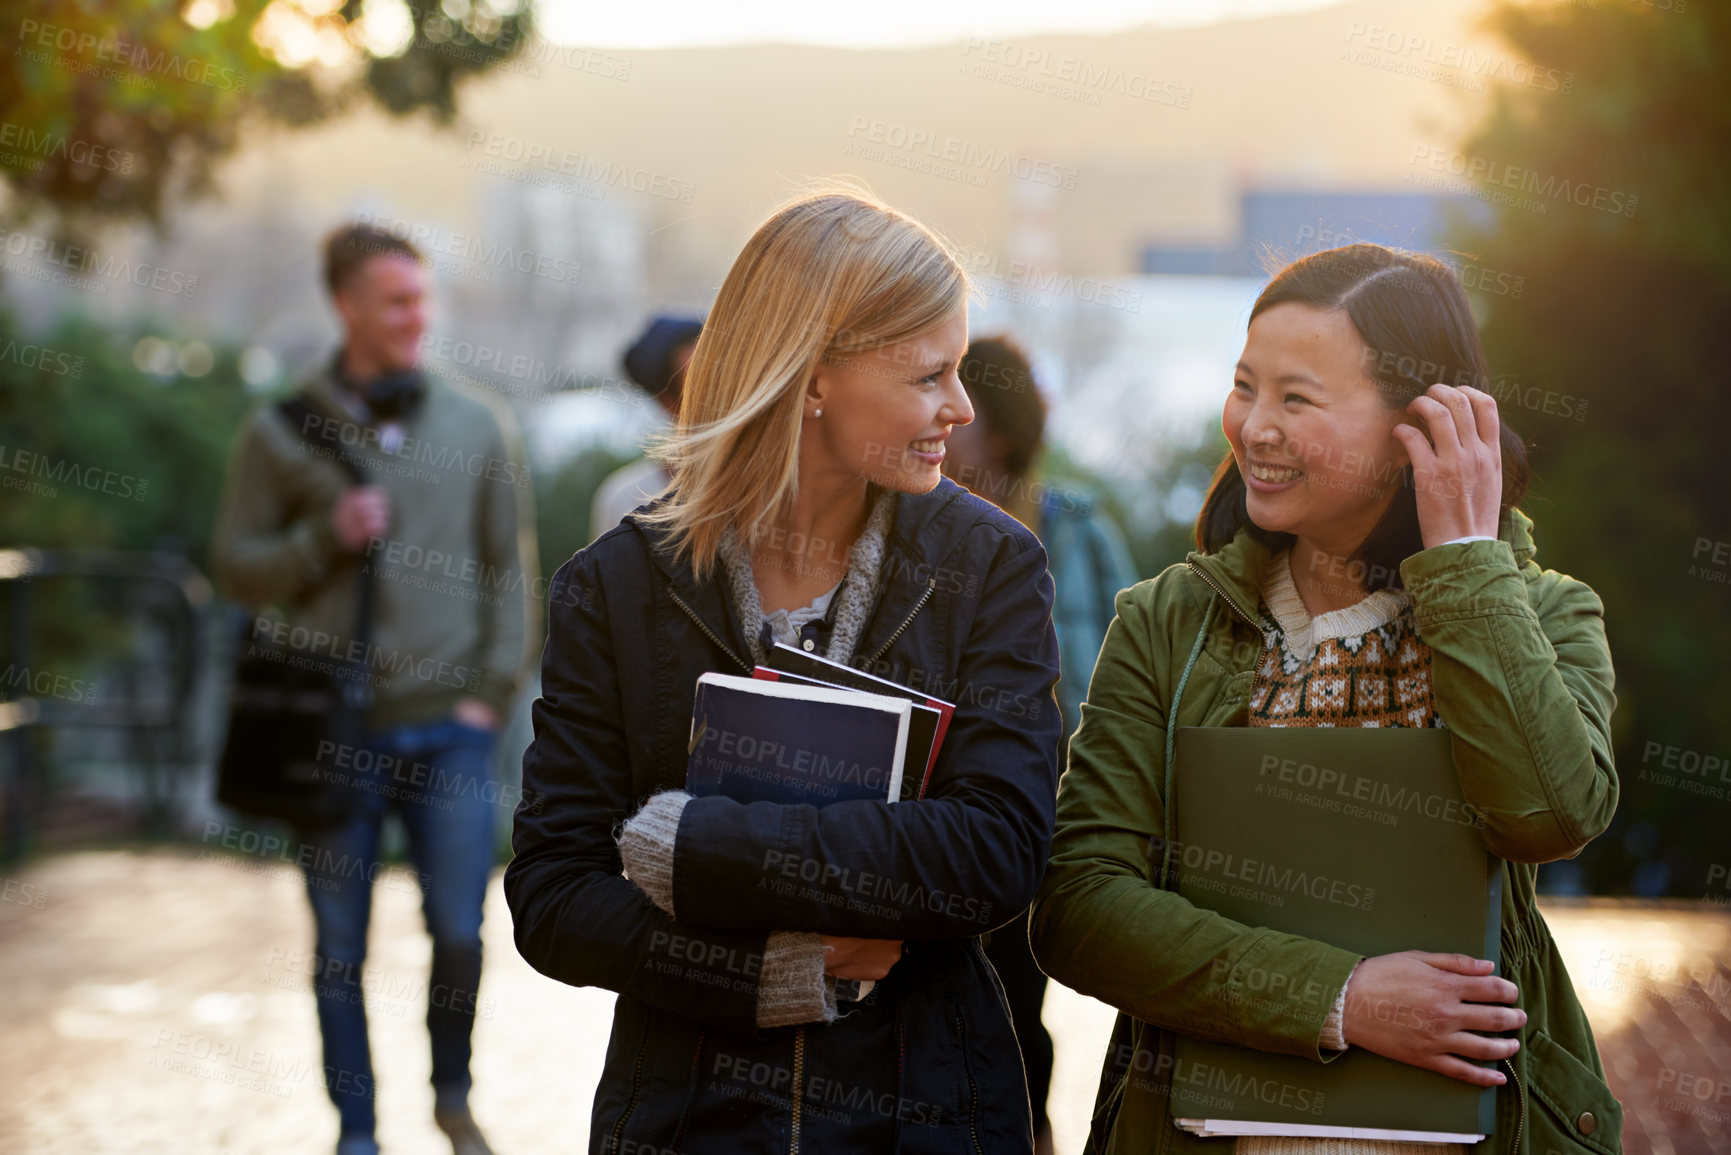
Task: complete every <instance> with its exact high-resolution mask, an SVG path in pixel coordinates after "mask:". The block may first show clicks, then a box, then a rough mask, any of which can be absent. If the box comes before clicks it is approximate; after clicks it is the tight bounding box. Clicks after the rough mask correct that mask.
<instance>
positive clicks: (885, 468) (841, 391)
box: [800, 309, 974, 493]
mask: <svg viewBox="0 0 1731 1155" xmlns="http://www.w3.org/2000/svg"><path fill="white" fill-rule="evenodd" d="M967 347H968V317H967V312H966V310H964V309H957V310H956V311H955V312H954V313H953V314H952V315H951V316H950V319H949V320H947V321H945V322H943V323H942V324H940V325H938V326H936V327H934V328H931V329H928V330H926V331H925V332H924V333H920V334H918V335H917V336H914V337H911V338H909V339H908V340H906V341H901V342H898V343H896V344H894V345H886V346H883V347H881V348H878V349H874V350H872V351H871V352H869V353H859V354H855V355H853V356H850V357H848V358H846V359H844V360H838V361H834V362H820V363H819V365H818V367H817V370H816V372H815V373H814V374H813V376H812V382H811V384H810V386H809V387H808V388H807V389H806V395H805V425H804V432H803V433H802V436H801V443H800V475H801V482H802V484H803V483H804V482H806V481H807V480H808V479H809V478H810V477H811V474H810V472H809V471H813V470H815V471H818V472H821V473H824V474H832V475H836V476H838V477H843V478H851V477H864V478H866V479H867V480H869V481H873V482H876V483H877V484H878V485H881V486H883V487H884V488H886V489H894V490H899V491H901V492H903V493H926V492H929V491H930V490H931V489H932V488H934V487H935V486H936V485H937V484H938V478H939V476H940V474H941V471H942V467H943V463H944V452H945V448H946V445H945V442H946V441H947V439H948V438H949V436H950V432H951V430H952V428H953V427H954V426H957V425H966V424H967V423H968V422H970V421H972V420H973V419H974V410H973V406H971V405H970V404H969V403H968V395H967V393H966V391H965V390H963V388H962V381H961V378H960V377H959V376H958V375H957V370H958V368H959V367H960V365H961V361H962V354H963V353H964V352H966V351H967ZM819 409H822V410H823V416H821V417H818V416H816V412H817V410H819Z"/></svg>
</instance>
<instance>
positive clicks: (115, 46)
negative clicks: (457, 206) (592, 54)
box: [0, 0, 532, 232]
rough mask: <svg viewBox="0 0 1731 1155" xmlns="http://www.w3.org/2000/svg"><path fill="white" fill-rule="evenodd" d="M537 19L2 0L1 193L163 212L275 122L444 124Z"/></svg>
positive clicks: (377, 7) (304, 0) (351, 7)
mask: <svg viewBox="0 0 1731 1155" xmlns="http://www.w3.org/2000/svg"><path fill="white" fill-rule="evenodd" d="M531 31H532V23H531V16H530V11H529V8H528V7H527V4H526V3H523V2H522V0H443V3H442V4H441V2H440V0H118V2H116V0H108V2H99V0H0V35H4V36H5V37H7V39H9V40H10V41H11V52H10V54H9V58H8V60H7V67H6V68H4V69H0V178H3V179H4V182H5V184H6V186H7V187H8V189H9V191H10V193H11V198H10V202H11V203H10V205H9V206H8V207H9V209H10V212H11V214H12V215H13V216H15V217H25V216H29V215H32V214H34V213H37V212H40V211H43V210H52V211H53V212H54V214H55V216H56V219H57V221H58V223H59V225H60V227H61V229H62V230H63V231H66V232H77V231H80V230H88V229H90V228H94V227H96V226H99V225H100V224H102V223H106V222H109V221H139V220H142V221H148V222H150V223H152V224H158V225H160V224H161V223H162V221H163V214H164V212H165V211H166V210H167V209H169V208H171V207H173V206H174V205H176V204H178V203H181V202H183V201H185V200H188V199H191V198H196V197H198V196H201V195H204V194H205V193H207V192H208V191H209V187H210V183H211V179H212V175H213V172H214V168H215V166H216V164H217V163H218V162H220V161H221V159H222V158H223V157H225V156H227V155H228V154H229V153H230V152H232V151H233V150H234V148H235V147H236V146H237V145H238V144H239V143H240V142H241V141H242V140H243V139H246V138H248V137H250V136H251V135H253V134H255V133H257V132H260V131H264V130H267V129H269V128H271V127H272V126H276V127H284V126H290V127H300V126H306V125H311V124H315V123H317V122H319V121H322V120H324V119H326V118H328V117H331V116H334V115H337V114H339V113H341V112H345V111H351V110H353V109H355V108H357V107H362V106H364V105H367V104H372V105H375V106H377V107H380V108H383V109H385V110H387V111H388V112H390V113H392V114H394V115H397V116H410V115H414V114H425V115H428V116H430V117H431V118H433V119H434V120H435V121H436V122H439V123H449V122H450V121H451V120H452V119H453V117H454V116H455V114H456V102H457V91H458V86H459V85H460V83H461V82H462V81H463V80H464V79H465V78H467V77H470V76H473V75H476V74H479V73H482V72H485V71H487V70H488V69H490V68H493V67H496V66H497V65H499V64H501V63H503V62H505V61H507V60H509V59H510V58H511V57H512V56H513V55H515V54H516V53H517V52H518V51H519V50H520V49H521V47H522V46H523V44H524V43H525V42H526V40H527V38H528V37H529V35H530V33H531Z"/></svg>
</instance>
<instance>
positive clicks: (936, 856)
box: [505, 478, 1059, 1155]
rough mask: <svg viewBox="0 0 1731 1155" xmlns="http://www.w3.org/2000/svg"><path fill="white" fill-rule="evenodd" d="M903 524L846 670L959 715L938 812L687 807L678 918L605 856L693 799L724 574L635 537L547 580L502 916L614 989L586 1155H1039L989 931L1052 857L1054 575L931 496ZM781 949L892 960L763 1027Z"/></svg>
mask: <svg viewBox="0 0 1731 1155" xmlns="http://www.w3.org/2000/svg"><path fill="white" fill-rule="evenodd" d="M896 501H897V506H896V511H895V517H894V520H893V523H892V525H891V527H890V531H889V535H888V538H887V541H886V549H885V558H884V566H883V571H882V576H881V578H880V582H879V594H878V597H877V600H876V603H875V605H874V606H873V609H872V611H871V614H870V616H869V618H868V620H867V623H866V626H865V629H864V631H863V632H862V634H861V637H860V640H859V643H858V645H857V646H856V649H855V654H854V664H855V665H856V666H859V667H861V668H863V669H867V670H870V671H872V672H874V673H878V674H880V675H883V676H886V677H890V678H894V679H896V680H897V681H900V682H903V683H904V684H907V685H910V686H919V687H924V688H926V689H928V690H929V691H930V692H931V693H933V694H936V695H938V696H939V697H944V698H948V699H949V700H950V701H953V702H955V703H956V704H957V709H956V713H955V716H954V718H953V720H952V722H951V724H950V728H949V733H948V735H947V736H946V738H945V740H944V744H943V748H942V751H941V753H940V755H939V759H938V762H937V766H936V768H935V769H934V770H933V773H932V780H931V784H930V786H929V788H928V790H927V795H926V797H925V798H924V799H921V800H918V801H915V800H912V799H911V798H907V796H906V795H904V800H903V801H899V802H896V803H894V804H891V803H888V802H858V801H856V802H840V803H835V804H833V805H830V806H827V807H824V808H822V809H821V810H820V809H816V808H813V807H810V806H781V805H775V804H771V803H754V804H751V805H743V804H740V803H737V802H734V801H732V800H731V799H727V798H721V797H710V798H700V799H696V800H694V801H692V802H691V803H690V804H688V805H687V806H686V808H685V813H684V815H683V817H682V819H681V821H680V826H679V838H678V844H677V850H676V853H675V877H674V909H675V911H676V912H677V915H678V917H677V918H670V917H668V916H667V915H666V914H664V913H662V912H661V911H660V910H659V909H657V908H656V907H655V906H654V905H653V904H652V903H650V901H649V900H648V899H647V898H646V897H644V895H643V894H642V892H641V891H639V890H638V889H637V887H636V885H635V884H633V883H632V882H631V881H630V880H629V879H627V878H625V877H624V875H623V874H622V873H621V868H620V859H619V852H618V848H617V846H616V845H615V843H614V841H613V835H614V831H615V829H616V828H617V827H618V825H619V823H620V822H622V821H623V820H624V819H626V818H628V817H629V816H630V815H631V814H633V813H634V812H635V811H636V810H637V808H638V807H639V806H640V805H641V804H642V802H643V800H644V799H645V798H647V797H648V796H649V795H651V794H653V793H655V792H657V791H660V790H666V789H676V788H678V787H679V786H681V785H682V783H683V782H684V777H685V761H686V746H687V742H688V739H689V737H690V732H691V709H692V697H693V690H694V686H695V684H696V681H697V677H698V675H699V674H701V673H703V672H705V671H708V670H714V671H720V672H723V673H733V674H744V673H747V672H748V669H749V667H748V664H747V663H748V661H749V657H748V654H749V650H748V648H747V646H746V645H745V644H744V640H743V638H742V636H741V630H740V626H739V618H738V615H737V613H735V611H734V608H733V606H732V605H731V604H730V601H729V597H728V595H727V594H726V592H725V591H724V586H725V581H724V580H722V579H721V577H720V571H719V568H718V570H717V575H716V576H715V577H712V578H711V579H709V580H708V581H705V582H704V583H702V584H699V583H698V582H697V581H696V580H695V579H694V575H693V573H692V570H691V568H690V566H689V564H684V565H675V564H674V563H673V562H672V560H671V557H670V552H669V551H668V550H667V549H666V548H665V542H664V541H663V540H662V539H661V537H660V536H659V535H657V534H655V533H653V532H652V531H651V530H649V529H647V528H645V527H642V526H640V525H639V524H638V523H637V521H636V519H635V518H633V517H630V516H628V517H626V518H625V519H624V520H623V521H622V522H621V523H620V524H619V525H618V526H616V527H614V528H613V529H611V530H609V531H608V532H607V533H605V534H603V535H602V536H601V537H600V538H598V539H597V540H596V541H595V542H593V543H592V544H591V545H589V546H588V547H587V548H585V549H583V550H582V551H580V552H579V553H578V554H577V555H576V556H575V557H573V558H572V559H571V560H570V561H568V562H567V563H565V565H564V566H562V567H561V568H560V570H559V572H558V574H557V575H556V576H555V578H554V580H553V585H552V588H551V589H550V591H549V596H548V599H547V605H548V610H549V633H548V640H547V647H546V652H545V655H544V657H543V661H542V676H541V686H542V696H541V697H540V698H539V699H538V700H537V701H536V702H535V705H534V724H535V740H534V742H533V744H532V745H531V746H530V747H529V750H528V752H527V753H526V754H525V756H524V760H523V790H524V802H523V803H522V804H521V805H520V806H519V808H518V811H517V815H516V824H515V829H514V833H513V838H512V844H513V849H514V850H515V852H516V856H515V858H514V859H513V860H512V862H511V865H510V866H509V868H507V870H506V872H505V896H506V899H507V901H508V902H509V904H510V907H511V914H512V918H513V919H514V921H515V934H516V941H517V948H518V950H519V951H521V952H522V954H523V957H524V958H525V959H527V960H528V961H529V962H530V964H531V965H533V966H534V967H535V968H536V969H537V970H539V971H541V972H542V973H543V974H546V975H548V976H550V977H552V978H555V979H558V980H560V981H561V982H566V983H571V984H573V985H577V986H599V987H605V988H607V989H608V990H613V991H617V992H619V995H620V998H619V1000H618V1004H617V1007H616V1010H615V1014H614V1021H613V1033H612V1037H611V1039H610V1040H609V1042H608V1047H607V1058H606V1066H605V1069H604V1071H603V1073H602V1076H601V1081H600V1085H599V1087H598V1088H597V1091H596V1096H595V1105H594V1112H593V1116H592V1120H591V1131H590V1147H589V1149H590V1150H591V1151H592V1152H612V1153H616V1155H628V1153H631V1152H660V1151H671V1150H678V1151H682V1152H690V1153H692V1155H702V1153H704V1152H740V1151H748V1152H755V1151H778V1152H779V1151H790V1150H792V1151H799V1150H805V1151H809V1152H823V1153H828V1152H851V1151H872V1152H878V1151H904V1152H910V1153H912V1152H968V1153H971V1155H999V1153H1001V1152H1021V1151H1029V1150H1031V1148H1032V1137H1031V1135H1030V1122H1029V1110H1028V1097H1027V1089H1026V1084H1025V1081H1024V1078H1023V1074H1022V1066H1021V1058H1020V1054H1019V1051H1018V1048H1017V1046H1016V1040H1015V1035H1014V1033H1013V1031H1012V1029H1011V1026H1010V1015H1009V1011H1008V1008H1007V1006H1006V1004H1005V1001H1004V996H1003V989H1002V987H1001V986H1000V985H999V983H998V981H997V976H996V974H994V973H993V971H992V969H991V967H990V965H989V964H988V963H987V962H986V959H985V956H984V953H983V951H982V950H981V949H980V944H979V937H978V936H979V935H980V934H982V933H984V932H985V931H988V930H991V929H993V928H995V927H997V926H1000V925H1002V924H1004V923H1006V922H1009V921H1010V920H1011V919H1012V918H1014V917H1015V916H1016V915H1018V914H1019V913H1020V912H1021V911H1022V910H1023V909H1024V908H1026V907H1027V905H1028V904H1029V902H1030V901H1031V900H1032V898H1033V895H1034V892H1035V890H1036V889H1037V887H1038V884H1039V881H1040V877H1041V874H1042V872H1043V870H1044V866H1045V862H1046V857H1047V854H1048V851H1049V849H1050V841H1051V835H1052V824H1053V816H1054V797H1055V794H1056V791H1057V777H1058V755H1057V751H1058V738H1059V721H1058V711H1057V708H1056V704H1055V701H1054V699H1053V693H1052V687H1053V684H1054V682H1055V681H1056V679H1057V674H1058V649H1057V641H1056V638H1055V635H1054V633H1053V629H1052V622H1051V611H1052V579H1051V576H1050V574H1049V573H1048V572H1047V568H1046V555H1045V551H1044V550H1043V549H1042V548H1041V546H1040V543H1039V541H1038V540H1037V539H1036V538H1035V537H1034V535H1033V534H1032V533H1030V532H1029V531H1028V530H1027V529H1026V528H1024V527H1023V526H1022V525H1021V524H1020V523H1019V522H1017V521H1016V520H1015V519H1013V518H1011V517H1010V516H1008V515H1007V514H1005V513H1003V512H1002V511H1001V510H999V509H998V508H997V507H995V506H993V505H991V504H990V503H988V502H986V501H983V500H981V499H980V498H977V497H975V496H974V495H972V494H970V493H968V492H967V491H966V490H965V489H962V488H961V487H959V486H957V485H956V484H955V483H954V482H952V481H950V480H949V479H948V478H944V479H941V480H940V481H939V483H938V486H937V488H936V489H934V490H933V491H931V492H930V493H926V494H921V495H917V496H916V495H909V494H901V495H898V497H897V498H896ZM645 508H646V507H645ZM839 600H840V599H839V598H838V599H835V601H837V602H839ZM832 609H833V603H832ZM830 625H831V623H830V621H829V620H827V619H826V620H824V621H821V622H813V623H810V624H808V625H807V626H806V627H805V636H807V637H813V638H819V639H821V638H823V637H825V635H826V634H827V631H828V630H829V628H830ZM820 652H821V649H820ZM910 780H911V784H910V790H911V788H912V786H913V785H917V775H915V776H910ZM775 930H784V931H815V932H821V933H826V934H835V935H849V936H854V937H862V938H890V939H903V940H905V941H906V942H907V943H908V945H909V949H908V953H907V954H906V955H905V956H904V957H903V958H902V960H901V961H900V962H898V963H897V964H896V965H895V967H894V969H893V970H892V971H891V972H890V974H889V976H888V977H887V978H886V979H884V980H883V981H881V982H879V983H878V984H877V987H876V989H875V990H874V991H873V992H872V993H871V994H870V995H869V996H868V997H867V998H866V999H865V1000H863V1001H861V1002H858V1003H847V1002H844V1003H842V1008H843V1015H842V1017H841V1018H839V1019H837V1020H836V1021H835V1022H833V1023H829V1024H811V1025H809V1026H802V1027H780V1028H773V1029H768V1030H759V1029H757V1027H756V1026H755V1012H756V1003H757V974H758V966H759V964H760V962H761V956H762V952H763V947H764V939H765V936H766V935H767V934H768V932H770V931H775Z"/></svg>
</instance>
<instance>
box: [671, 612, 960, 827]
mask: <svg viewBox="0 0 1731 1155" xmlns="http://www.w3.org/2000/svg"><path fill="white" fill-rule="evenodd" d="M955 709H956V707H955V705H954V703H951V702H946V701H944V700H943V699H942V698H937V697H933V696H932V695H930V694H926V693H924V692H922V691H919V690H912V689H909V688H908V687H906V686H903V685H902V684H900V683H899V682H893V681H890V680H889V679H887V678H879V677H876V676H874V675H872V674H868V673H866V672H864V671H863V670H856V669H854V668H853V667H852V666H846V665H843V664H842V663H840V662H832V661H830V660H829V659H827V658H820V657H818V656H817V655H815V654H810V653H807V652H805V651H804V650H799V649H795V648H794V647H792V646H786V645H777V646H776V647H775V648H774V649H773V650H771V651H770V653H769V654H768V655H767V657H766V659H765V662H764V664H763V665H760V666H758V667H756V668H755V669H754V670H753V671H752V675H751V677H749V678H742V677H737V676H734V675H730V674H704V675H702V676H701V677H699V678H698V679H697V694H696V700H695V702H694V705H693V708H692V717H691V744H690V748H689V750H688V754H687V759H686V770H685V788H686V790H687V791H689V792H690V793H692V794H695V795H697V796H699V797H703V796H705V795H711V794H723V795H726V796H727V797H729V798H732V799H734V800H735V801H738V802H780V803H809V804H811V805H813V806H827V805H829V804H830V803H832V802H842V801H847V800H851V799H861V798H863V799H875V800H878V801H884V802H896V801H900V800H902V799H903V798H907V797H912V798H922V797H924V796H925V792H926V788H927V787H928V786H929V785H930V783H931V775H932V768H933V767H934V766H936V765H937V760H938V749H939V747H940V746H942V744H943V740H944V734H945V733H946V732H947V731H948V729H949V724H950V717H951V715H953V714H954V713H955Z"/></svg>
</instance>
